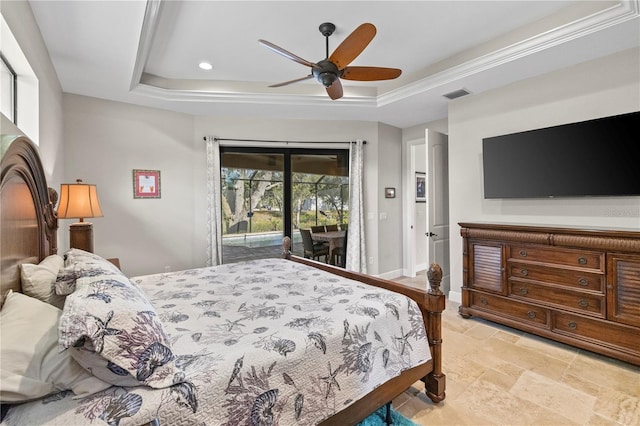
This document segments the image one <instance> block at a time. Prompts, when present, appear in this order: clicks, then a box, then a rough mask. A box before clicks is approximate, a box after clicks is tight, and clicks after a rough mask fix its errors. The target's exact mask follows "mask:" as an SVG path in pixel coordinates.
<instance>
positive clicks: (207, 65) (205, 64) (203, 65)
mask: <svg viewBox="0 0 640 426" xmlns="http://www.w3.org/2000/svg"><path fill="white" fill-rule="evenodd" d="M198 66H199V67H200V68H202V69H203V70H207V71H209V70H211V69H213V65H211V64H210V63H209V62H200V64H199V65H198Z"/></svg>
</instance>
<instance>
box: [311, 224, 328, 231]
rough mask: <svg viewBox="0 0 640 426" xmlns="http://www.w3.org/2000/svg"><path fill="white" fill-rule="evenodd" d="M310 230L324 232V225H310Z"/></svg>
mask: <svg viewBox="0 0 640 426" xmlns="http://www.w3.org/2000/svg"><path fill="white" fill-rule="evenodd" d="M311 232H325V229H324V225H318V226H312V227H311Z"/></svg>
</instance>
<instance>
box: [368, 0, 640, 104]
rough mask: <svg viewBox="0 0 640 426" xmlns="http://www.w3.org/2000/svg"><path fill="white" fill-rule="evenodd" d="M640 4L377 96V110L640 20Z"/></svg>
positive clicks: (630, 2) (634, 0)
mask: <svg viewBox="0 0 640 426" xmlns="http://www.w3.org/2000/svg"><path fill="white" fill-rule="evenodd" d="M639 10H640V0H623V1H622V2H621V3H619V4H616V5H613V6H611V7H609V8H607V9H603V10H601V11H599V12H596V13H594V14H592V15H589V16H585V17H583V18H580V19H578V20H575V21H573V22H571V23H568V24H565V25H562V26H559V27H556V28H554V29H552V30H549V31H546V32H543V33H540V34H538V35H536V36H534V37H530V38H528V39H525V40H522V41H520V42H518V43H514V44H512V45H510V46H507V47H504V48H502V49H499V50H496V51H494V52H492V53H489V54H487V55H483V56H480V57H478V58H476V59H473V60H471V61H468V62H465V63H463V64H460V65H457V66H454V67H451V68H449V69H447V70H445V71H442V72H439V73H435V74H433V75H430V76H428V77H425V78H423V79H420V80H418V81H416V82H413V83H410V84H407V85H405V86H403V87H400V88H398V89H395V90H391V91H389V92H387V93H384V94H382V95H380V96H378V106H383V105H388V104H391V103H394V102H397V101H399V100H402V99H405V98H407V97H410V96H413V95H415V94H418V93H422V92H426V91H428V90H432V89H434V88H436V87H440V86H443V85H445V84H448V83H451V82H454V81H457V80H459V79H462V78H464V77H468V76H470V75H474V74H477V73H480V72H483V71H486V70H489V69H491V68H495V67H497V66H500V65H503V64H505V63H508V62H512V61H515V60H517V59H521V58H523V57H526V56H529V55H533V54H535V53H537V52H540V51H542V50H545V49H549V48H551V47H554V46H557V45H559V44H562V43H566V42H568V41H571V40H575V39H577V38H580V37H584V36H587V35H589V34H593V33H595V32H597V31H600V30H603V29H605V28H609V27H611V26H614V25H619V24H622V23H624V22H627V21H629V20H631V19H637V18H638V16H640V15H639Z"/></svg>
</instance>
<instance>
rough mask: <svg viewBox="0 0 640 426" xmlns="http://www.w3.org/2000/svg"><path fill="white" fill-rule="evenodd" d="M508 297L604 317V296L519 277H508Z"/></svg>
mask: <svg viewBox="0 0 640 426" xmlns="http://www.w3.org/2000/svg"><path fill="white" fill-rule="evenodd" d="M509 297H515V298H519V299H523V300H527V301H531V302H536V303H542V304H544V305H547V306H553V307H555V308H559V309H568V310H570V311H573V312H578V313H581V314H588V315H594V316H597V317H600V318H604V317H605V307H606V303H605V297H604V296H598V295H595V294H590V293H580V292H578V291H572V290H568V289H563V288H559V287H555V286H547V285H539V284H535V283H532V282H528V281H525V280H521V279H516V278H510V279H509Z"/></svg>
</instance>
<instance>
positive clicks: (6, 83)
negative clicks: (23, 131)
mask: <svg viewBox="0 0 640 426" xmlns="http://www.w3.org/2000/svg"><path fill="white" fill-rule="evenodd" d="M0 62H2V64H1V65H2V70H1V72H2V75H1V78H0V112H2V113H3V114H4V115H5V116H6V117H7V118H8V119H9V120H11V121H12V122H13V123H14V124H16V123H17V122H16V88H17V81H18V79H17V76H16V73H15V71H14V70H13V68H11V65H10V64H9V61H7V58H5V57H4V55H3V54H2V53H0Z"/></svg>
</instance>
